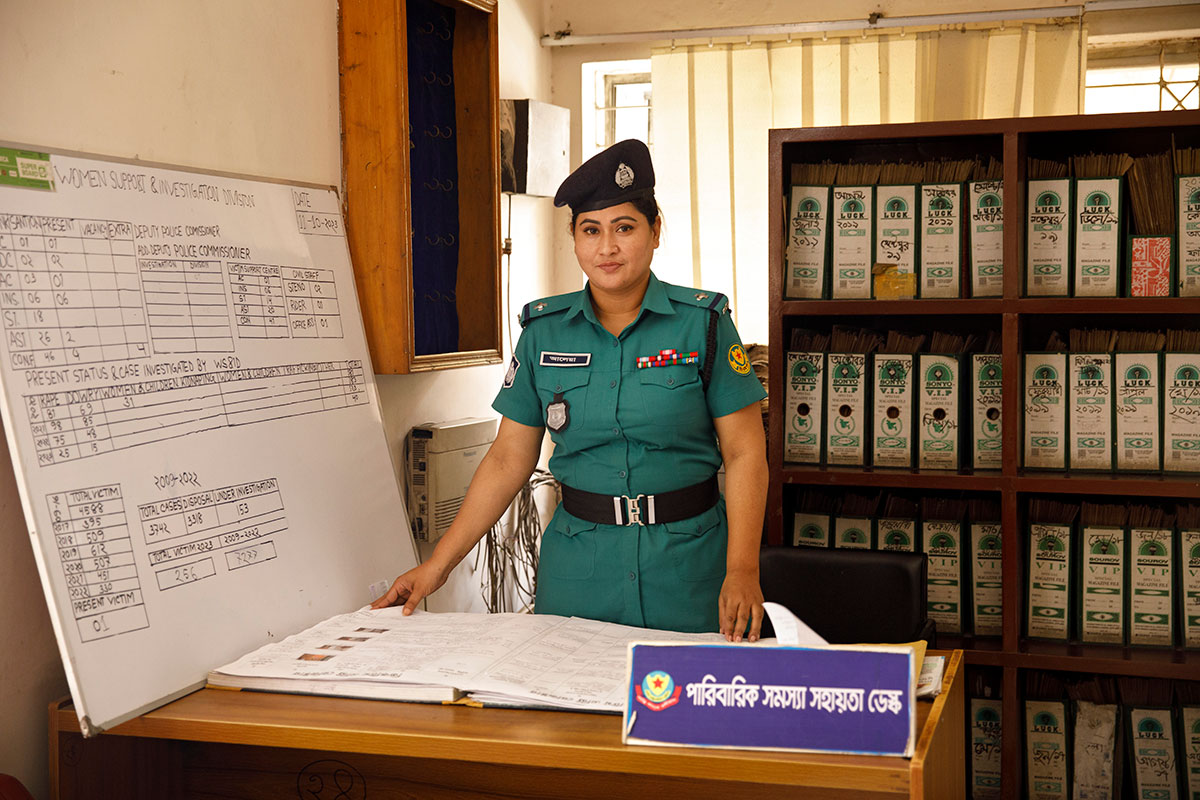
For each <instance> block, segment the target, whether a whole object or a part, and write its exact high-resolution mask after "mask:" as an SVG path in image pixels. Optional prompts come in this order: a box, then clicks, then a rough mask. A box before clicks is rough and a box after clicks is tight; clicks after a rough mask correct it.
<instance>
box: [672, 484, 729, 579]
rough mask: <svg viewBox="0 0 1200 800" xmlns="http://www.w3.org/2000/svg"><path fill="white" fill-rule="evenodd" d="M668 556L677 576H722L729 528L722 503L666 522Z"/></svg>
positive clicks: (712, 577)
mask: <svg viewBox="0 0 1200 800" xmlns="http://www.w3.org/2000/svg"><path fill="white" fill-rule="evenodd" d="M663 527H664V528H665V529H666V532H667V542H666V548H667V555H668V556H669V557H670V559H671V562H672V563H673V564H674V566H675V571H676V573H677V574H678V575H679V577H680V579H682V580H685V581H707V580H713V579H715V578H720V577H722V576H724V575H725V556H726V550H727V543H728V539H729V536H728V530H727V528H726V525H725V503H724V501H721V502H718V503H717V504H716V505H715V506H713V507H712V508H710V509H709V510H708V511H705V512H703V513H701V514H697V515H696V516H694V517H689V518H688V519H684V520H680V521H679V522H668V523H665V524H664V525H663Z"/></svg>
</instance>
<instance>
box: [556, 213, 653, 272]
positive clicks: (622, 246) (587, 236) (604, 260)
mask: <svg viewBox="0 0 1200 800" xmlns="http://www.w3.org/2000/svg"><path fill="white" fill-rule="evenodd" d="M661 228H662V222H661V221H660V220H655V222H654V224H653V225H652V224H650V221H649V220H647V219H646V217H645V216H644V215H643V214H642V212H640V211H638V210H637V209H636V208H634V206H633V203H622V204H621V205H619V206H609V207H608V208H602V209H599V210H598V211H585V212H583V213H582V214H580V215H579V217H578V218H577V219H576V220H575V257H576V258H577V259H579V266H580V267H582V268H583V272H584V274H585V275H587V277H588V281H589V282H590V283H591V285H592V287H593V288H594V289H600V290H603V291H608V292H619V291H623V290H626V289H632V288H636V287H638V286H640V285H644V284H645V281H646V279H647V276H648V275H649V273H650V261H651V259H652V258H653V257H654V249H655V248H656V247H658V234H659V231H660V230H661Z"/></svg>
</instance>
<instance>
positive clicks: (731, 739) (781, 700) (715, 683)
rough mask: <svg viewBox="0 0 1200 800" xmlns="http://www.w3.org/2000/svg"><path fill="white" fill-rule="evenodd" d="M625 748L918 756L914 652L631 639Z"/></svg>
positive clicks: (894, 649) (623, 733)
mask: <svg viewBox="0 0 1200 800" xmlns="http://www.w3.org/2000/svg"><path fill="white" fill-rule="evenodd" d="M629 674H630V678H629V698H628V700H627V701H626V703H625V719H624V727H623V728H622V731H623V732H622V736H621V740H622V741H623V742H624V743H625V744H653V745H675V746H683V747H737V748H746V749H754V750H802V751H808V752H820V753H856V754H868V755H887V756H905V757H911V756H912V753H913V743H914V740H915V738H916V723H917V717H916V703H915V702H914V699H913V686H914V683H915V680H916V664H915V659H914V656H913V651H912V648H908V647H890V646H882V645H881V646H869V647H837V646H827V647H747V646H745V645H725V644H685V643H679V644H667V643H662V644H653V643H651V644H631V645H630V646H629Z"/></svg>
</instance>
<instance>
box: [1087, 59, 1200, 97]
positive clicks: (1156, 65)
mask: <svg viewBox="0 0 1200 800" xmlns="http://www.w3.org/2000/svg"><path fill="white" fill-rule="evenodd" d="M1198 53H1200V48H1197V46H1196V43H1194V42H1188V43H1185V44H1182V45H1181V44H1172V43H1168V42H1162V43H1158V44H1155V45H1154V46H1153V47H1150V48H1147V47H1139V48H1120V49H1116V48H1112V49H1105V50H1090V51H1089V52H1088V69H1087V82H1086V85H1085V87H1084V110H1085V113H1088V114H1108V113H1118V112H1124V111H1176V110H1179V109H1188V108H1191V109H1195V108H1200V86H1198V85H1197V80H1198V78H1200V65H1198V58H1197V56H1198Z"/></svg>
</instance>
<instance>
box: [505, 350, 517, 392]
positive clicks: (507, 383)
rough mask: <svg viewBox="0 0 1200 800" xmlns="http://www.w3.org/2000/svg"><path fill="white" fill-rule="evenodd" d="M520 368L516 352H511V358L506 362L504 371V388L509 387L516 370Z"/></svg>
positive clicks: (514, 377)
mask: <svg viewBox="0 0 1200 800" xmlns="http://www.w3.org/2000/svg"><path fill="white" fill-rule="evenodd" d="M520 368H521V362H520V361H518V360H517V354H516V353H513V357H512V360H511V361H509V362H508V372H506V373H504V388H505V389H511V388H512V385H513V381H514V380H515V379H516V377H517V370H519V369H520Z"/></svg>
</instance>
